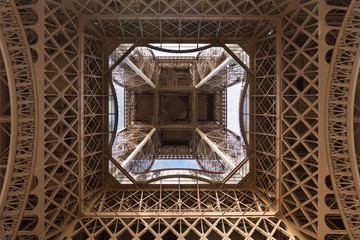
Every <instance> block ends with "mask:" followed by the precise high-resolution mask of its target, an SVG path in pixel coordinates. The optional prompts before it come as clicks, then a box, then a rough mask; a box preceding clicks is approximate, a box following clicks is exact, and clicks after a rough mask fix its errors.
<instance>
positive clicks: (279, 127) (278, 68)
mask: <svg viewBox="0 0 360 240" xmlns="http://www.w3.org/2000/svg"><path fill="white" fill-rule="evenodd" d="M281 31H282V28H281V22H279V23H278V24H277V26H276V180H277V182H276V200H277V202H276V208H277V209H279V208H280V202H281V199H280V198H281V195H282V191H281V174H282V109H283V107H282V89H283V87H282V42H281Z"/></svg>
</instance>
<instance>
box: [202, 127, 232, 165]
mask: <svg viewBox="0 0 360 240" xmlns="http://www.w3.org/2000/svg"><path fill="white" fill-rule="evenodd" d="M195 130H196V132H197V133H198V134H199V135H200V137H201V138H202V139H203V140H204V141H205V142H206V143H207V144H209V146H210V147H211V149H212V150H213V151H214V152H215V153H216V154H217V155H219V157H220V158H221V159H222V160H223V161H224V162H225V163H226V164H227V165H228V166H229V167H230V168H231V169H234V168H235V167H236V166H235V164H234V161H233V160H232V158H231V157H229V156H228V155H226V154H225V153H223V152H222V151H221V150H220V149H219V147H218V146H217V145H216V144H215V143H214V142H213V141H211V140H210V139H209V138H208V137H207V136H206V134H205V133H203V132H202V131H201V130H200V129H199V128H195Z"/></svg>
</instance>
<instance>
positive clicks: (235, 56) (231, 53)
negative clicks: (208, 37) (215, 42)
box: [219, 41, 254, 75]
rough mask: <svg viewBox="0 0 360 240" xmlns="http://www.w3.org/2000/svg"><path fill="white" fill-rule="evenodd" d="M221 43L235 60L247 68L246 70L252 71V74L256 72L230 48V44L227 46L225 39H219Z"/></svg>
mask: <svg viewBox="0 0 360 240" xmlns="http://www.w3.org/2000/svg"><path fill="white" fill-rule="evenodd" d="M219 43H220V45H221V46H222V47H223V48H224V49H225V51H226V52H227V53H228V54H230V56H232V57H233V58H234V60H235V61H236V62H237V63H238V64H240V66H242V67H243V68H244V69H245V71H247V72H248V73H250V74H252V75H253V74H254V72H253V71H252V70H251V69H250V68H248V66H246V64H245V63H244V62H243V61H241V60H240V58H239V57H238V56H237V55H236V54H235V53H234V52H233V51H231V50H230V48H229V47H228V46H226V44H225V43H224V42H223V41H219Z"/></svg>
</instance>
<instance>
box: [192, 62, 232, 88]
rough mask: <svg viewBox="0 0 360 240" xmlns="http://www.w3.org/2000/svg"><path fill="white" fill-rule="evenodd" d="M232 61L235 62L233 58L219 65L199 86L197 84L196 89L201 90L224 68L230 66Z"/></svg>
mask: <svg viewBox="0 0 360 240" xmlns="http://www.w3.org/2000/svg"><path fill="white" fill-rule="evenodd" d="M231 61H234V59H233V57H228V58H226V59H225V60H224V61H223V62H222V63H221V64H219V66H217V67H216V68H215V69H214V70H212V71H211V72H210V73H209V74H208V75H207V76H206V77H205V78H203V79H202V80H201V81H200V82H199V83H198V84H196V86H195V88H199V87H201V86H202V85H204V84H205V83H206V82H207V81H209V80H210V79H211V78H212V77H214V76H215V75H216V74H217V73H218V72H219V71H220V70H221V69H222V68H224V67H225V66H226V65H228V64H229V63H230V62H231Z"/></svg>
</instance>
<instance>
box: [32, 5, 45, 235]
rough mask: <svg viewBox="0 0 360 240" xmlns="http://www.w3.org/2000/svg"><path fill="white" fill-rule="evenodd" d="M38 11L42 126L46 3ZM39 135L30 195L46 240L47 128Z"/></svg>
mask: <svg viewBox="0 0 360 240" xmlns="http://www.w3.org/2000/svg"><path fill="white" fill-rule="evenodd" d="M34 8H35V9H36V13H37V15H38V22H37V24H35V25H33V26H32V29H33V30H34V31H36V34H37V36H38V42H37V43H36V44H35V45H33V46H32V47H33V48H34V49H35V50H36V52H37V54H38V59H37V61H36V62H35V63H34V72H35V79H36V80H37V81H36V87H37V99H38V100H37V101H38V103H39V104H38V114H39V116H38V119H39V123H40V124H42V123H44V122H45V119H46V118H45V102H44V93H45V86H44V85H45V81H44V79H45V73H44V66H45V49H44V44H45V31H44V26H45V1H37V2H36V4H35V5H34ZM37 131H38V132H37V134H38V142H37V143H36V145H35V150H36V151H37V153H36V155H37V159H36V162H35V168H34V176H35V177H36V178H37V181H38V182H37V187H35V188H34V189H33V190H32V191H31V192H30V194H34V195H36V196H37V198H38V204H37V206H36V207H35V208H34V210H33V211H34V212H36V215H37V217H38V224H37V226H36V228H35V229H34V230H33V232H34V235H37V236H38V238H39V239H45V235H46V229H45V209H46V207H45V194H44V193H45V174H44V168H45V164H44V161H45V158H44V155H45V149H44V144H45V143H44V139H45V128H44V127H39V128H38V129H37Z"/></svg>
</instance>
